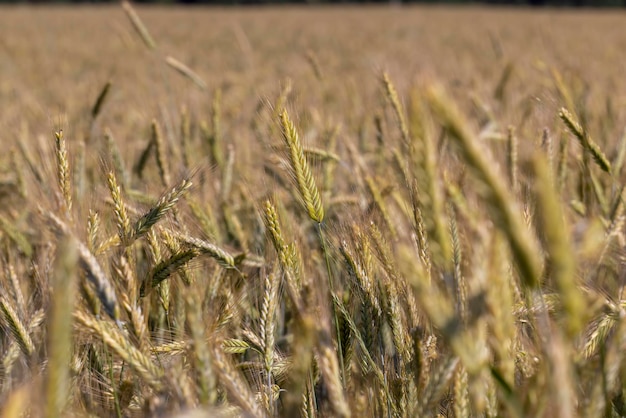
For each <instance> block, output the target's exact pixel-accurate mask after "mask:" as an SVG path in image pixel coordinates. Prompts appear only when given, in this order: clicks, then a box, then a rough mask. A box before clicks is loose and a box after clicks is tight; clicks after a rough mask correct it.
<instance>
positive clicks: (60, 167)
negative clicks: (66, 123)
mask: <svg viewBox="0 0 626 418" xmlns="http://www.w3.org/2000/svg"><path fill="white" fill-rule="evenodd" d="M54 137H55V140H56V142H55V154H56V159H57V181H58V182H59V189H61V195H62V196H63V205H64V209H65V212H66V214H67V216H68V218H69V217H70V216H71V215H70V214H71V212H72V184H71V181H70V178H71V177H70V176H71V175H70V163H69V158H68V155H67V145H66V144H65V138H64V137H63V131H57V132H55V133H54Z"/></svg>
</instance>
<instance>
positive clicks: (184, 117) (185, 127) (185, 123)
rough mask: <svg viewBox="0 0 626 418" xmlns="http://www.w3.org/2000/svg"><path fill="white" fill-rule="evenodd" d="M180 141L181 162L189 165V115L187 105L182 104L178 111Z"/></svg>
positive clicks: (186, 165)
mask: <svg viewBox="0 0 626 418" xmlns="http://www.w3.org/2000/svg"><path fill="white" fill-rule="evenodd" d="M180 142H181V148H182V152H183V164H184V166H185V167H189V157H190V154H191V150H190V147H191V117H190V115H189V110H187V107H185V106H183V108H182V109H181V111H180Z"/></svg>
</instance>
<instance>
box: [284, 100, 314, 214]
mask: <svg viewBox="0 0 626 418" xmlns="http://www.w3.org/2000/svg"><path fill="white" fill-rule="evenodd" d="M280 122H281V125H282V128H283V139H284V140H285V143H286V144H287V148H288V150H289V159H290V163H291V169H292V170H293V174H294V176H295V177H296V181H297V182H298V191H299V192H300V196H301V197H302V200H303V201H304V206H305V207H306V210H307V212H308V214H309V217H310V218H311V219H312V220H314V221H315V222H317V223H322V221H323V220H324V206H323V205H322V199H321V198H320V193H319V190H318V188H317V185H316V184H315V179H314V178H313V173H312V172H311V168H310V167H309V164H308V162H307V160H306V158H305V156H304V148H303V147H302V143H301V142H300V138H299V136H298V132H297V131H296V127H295V126H294V124H293V122H292V121H291V119H290V118H289V115H288V114H287V111H286V110H283V111H282V112H281V113H280Z"/></svg>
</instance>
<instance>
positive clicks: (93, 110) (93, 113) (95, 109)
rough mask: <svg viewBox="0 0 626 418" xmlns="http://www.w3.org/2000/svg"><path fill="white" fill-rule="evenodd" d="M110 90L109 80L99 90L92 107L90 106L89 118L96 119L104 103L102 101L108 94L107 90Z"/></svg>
mask: <svg viewBox="0 0 626 418" xmlns="http://www.w3.org/2000/svg"><path fill="white" fill-rule="evenodd" d="M110 90H111V80H109V81H107V82H106V84H105V85H104V86H103V87H102V90H100V94H98V98H97V99H96V101H95V103H94V104H93V107H92V108H91V119H92V120H93V119H96V118H97V117H98V115H99V114H100V112H101V111H102V106H103V105H104V101H105V100H106V98H107V96H108V95H109V91H110Z"/></svg>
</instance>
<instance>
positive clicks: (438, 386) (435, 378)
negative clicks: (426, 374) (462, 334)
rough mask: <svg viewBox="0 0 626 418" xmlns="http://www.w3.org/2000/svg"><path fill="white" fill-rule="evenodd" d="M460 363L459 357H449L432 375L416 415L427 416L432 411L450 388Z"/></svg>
mask: <svg viewBox="0 0 626 418" xmlns="http://www.w3.org/2000/svg"><path fill="white" fill-rule="evenodd" d="M458 364H459V359H458V358H457V357H448V358H447V359H445V360H444V361H442V363H441V365H440V366H439V368H438V370H437V371H436V372H435V373H434V374H433V375H432V376H431V378H430V380H429V382H428V385H427V386H426V390H425V392H424V394H423V395H422V398H421V399H420V400H419V402H418V404H417V410H416V414H415V415H414V416H418V417H423V416H427V414H429V413H430V412H431V411H432V408H433V406H434V405H435V404H436V403H437V402H438V401H439V400H440V399H441V396H443V394H444V392H445V391H446V389H447V388H448V385H449V384H450V380H451V379H452V378H453V377H454V372H455V370H456V369H457V365H458Z"/></svg>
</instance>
